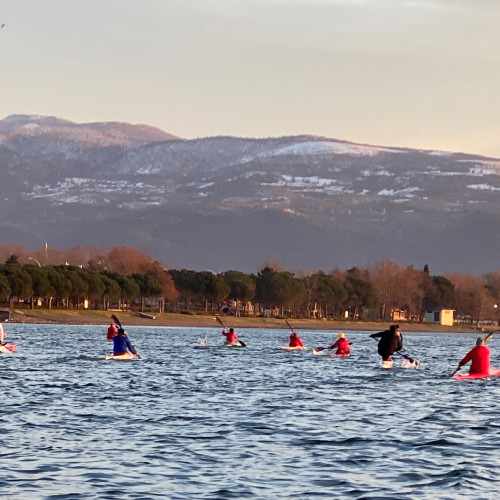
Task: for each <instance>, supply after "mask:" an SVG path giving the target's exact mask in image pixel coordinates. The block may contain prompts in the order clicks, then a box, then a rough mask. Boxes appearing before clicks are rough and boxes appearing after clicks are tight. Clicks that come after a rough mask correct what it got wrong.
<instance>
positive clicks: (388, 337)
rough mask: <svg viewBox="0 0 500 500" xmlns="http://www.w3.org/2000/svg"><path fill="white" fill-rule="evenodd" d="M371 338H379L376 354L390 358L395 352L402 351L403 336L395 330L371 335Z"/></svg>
mask: <svg viewBox="0 0 500 500" xmlns="http://www.w3.org/2000/svg"><path fill="white" fill-rule="evenodd" d="M370 337H372V338H374V339H375V338H380V340H379V343H378V353H379V354H380V355H381V356H391V355H392V354H394V353H395V352H396V351H400V350H401V349H403V335H402V334H401V332H398V331H396V330H394V331H392V330H384V331H383V332H379V333H372V334H371V335H370Z"/></svg>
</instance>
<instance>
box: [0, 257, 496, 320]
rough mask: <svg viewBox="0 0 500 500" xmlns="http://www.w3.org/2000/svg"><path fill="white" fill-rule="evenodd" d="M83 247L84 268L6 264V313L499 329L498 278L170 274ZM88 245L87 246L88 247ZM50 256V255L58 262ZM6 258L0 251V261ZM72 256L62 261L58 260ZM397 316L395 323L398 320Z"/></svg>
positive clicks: (371, 270)
mask: <svg viewBox="0 0 500 500" xmlns="http://www.w3.org/2000/svg"><path fill="white" fill-rule="evenodd" d="M81 248H82V247H78V249H79V252H74V254H75V253H78V254H79V257H78V258H79V259H80V260H83V257H82V255H83V254H84V253H86V254H87V256H88V257H89V258H88V260H87V261H86V262H85V264H78V265H76V264H74V263H70V262H68V261H64V264H61V263H57V264H49V263H46V262H45V261H46V260H48V255H49V254H48V252H47V249H46V250H45V253H43V252H42V253H41V254H35V255H36V257H30V256H27V254H26V253H25V254H24V255H20V254H11V255H10V256H9V257H7V258H6V260H5V263H4V264H2V265H0V297H4V302H7V303H8V304H9V306H10V307H13V305H14V302H15V301H16V300H17V301H19V300H21V299H23V300H24V301H25V302H27V303H29V304H30V307H37V304H39V303H41V304H42V306H45V307H47V308H52V307H65V308H79V307H83V306H84V305H85V306H88V307H92V308H102V309H108V308H109V307H110V305H113V307H118V308H120V309H124V310H126V309H128V308H137V309H138V310H140V311H144V310H146V309H147V308H149V309H150V310H155V311H158V312H164V311H166V312H169V311H170V312H186V313H190V312H193V311H199V310H201V311H205V312H208V311H213V310H214V309H218V308H219V307H220V306H221V304H222V303H227V304H228V307H227V309H225V310H226V311H227V312H228V313H230V314H235V315H249V314H251V315H261V314H263V315H266V314H269V315H277V316H280V317H281V316H282V317H296V318H299V317H300V318H312V317H315V318H331V319H359V320H372V321H377V320H381V321H389V320H392V319H394V318H395V317H396V318H397V317H401V318H406V319H408V320H414V321H422V320H423V317H424V313H425V311H432V310H439V309H454V310H455V317H456V319H459V320H461V321H463V322H471V323H472V322H477V323H482V322H487V321H491V322H498V308H497V305H500V272H498V271H494V272H490V273H486V274H484V275H481V276H476V275H473V274H463V273H458V272H455V273H450V274H446V275H444V276H439V275H437V276H433V275H431V274H430V271H429V268H428V266H425V267H424V268H423V269H421V270H418V269H414V268H413V266H402V265H400V264H398V263H397V262H395V261H393V260H391V259H386V260H383V261H380V262H377V263H375V264H373V265H370V266H367V267H364V268H361V267H353V268H351V269H348V270H341V269H333V270H331V271H329V272H323V271H311V270H305V269H303V270H300V271H298V272H297V273H292V272H289V271H286V270H284V269H283V266H282V265H281V264H280V263H279V261H268V262H265V263H263V265H262V267H261V269H260V271H258V272H257V273H250V274H248V273H244V272H242V271H236V270H229V271H225V272H222V273H213V272H211V271H194V270H187V269H167V268H165V267H164V266H163V265H162V264H161V263H159V262H158V261H152V260H151V258H150V257H149V256H148V255H147V254H144V253H141V252H140V251H139V250H137V249H135V248H131V247H113V248H109V249H106V250H103V249H100V250H96V249H94V251H93V252H91V251H90V250H89V248H87V251H86V252H82V251H81ZM91 248H92V247H90V249H91ZM53 254H54V252H53V251H51V252H50V256H52V257H53ZM0 255H1V253H0ZM61 257H62V258H69V254H66V256H64V255H63V256H61V255H58V258H59V259H61ZM396 315H397V316H396Z"/></svg>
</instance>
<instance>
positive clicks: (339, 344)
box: [328, 332, 351, 356]
mask: <svg viewBox="0 0 500 500" xmlns="http://www.w3.org/2000/svg"><path fill="white" fill-rule="evenodd" d="M335 348H336V349H337V352H336V353H335V354H342V355H344V356H346V355H348V354H351V350H350V349H349V341H348V340H347V339H346V338H345V334H344V332H340V333H339V338H338V339H337V341H336V342H334V343H333V344H332V345H331V346H330V347H329V348H328V349H335Z"/></svg>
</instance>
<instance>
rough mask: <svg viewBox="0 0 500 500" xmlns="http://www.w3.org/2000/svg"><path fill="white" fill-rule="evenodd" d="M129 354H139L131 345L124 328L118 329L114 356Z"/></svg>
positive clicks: (114, 342) (114, 338)
mask: <svg viewBox="0 0 500 500" xmlns="http://www.w3.org/2000/svg"><path fill="white" fill-rule="evenodd" d="M128 352H131V353H132V354H139V353H138V352H137V351H136V350H135V348H134V346H133V345H132V344H131V343H130V340H129V339H128V337H127V334H126V333H125V330H124V329H123V328H118V333H117V334H116V336H115V337H113V356H121V355H122V354H127V353H128Z"/></svg>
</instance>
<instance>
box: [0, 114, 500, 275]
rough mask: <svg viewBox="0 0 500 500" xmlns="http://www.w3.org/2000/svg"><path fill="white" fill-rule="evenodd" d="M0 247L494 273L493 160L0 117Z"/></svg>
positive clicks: (319, 141)
mask: <svg viewBox="0 0 500 500" xmlns="http://www.w3.org/2000/svg"><path fill="white" fill-rule="evenodd" d="M0 175H1V183H0V214H1V217H0V241H2V242H9V243H23V244H25V245H27V246H29V247H31V248H41V247H43V246H44V245H45V242H49V244H50V245H51V246H54V247H58V248H67V247H70V246H74V245H77V244H85V243H88V244H93V245H133V246H137V247H139V248H141V249H143V250H144V251H146V252H148V253H150V254H151V255H152V256H153V258H155V259H158V260H160V261H162V262H163V263H164V264H165V265H166V266H169V267H170V266H171V267H186V268H189V269H206V270H213V271H225V270H229V269H238V270H242V271H245V272H256V271H257V270H258V268H259V265H260V263H261V262H262V261H263V260H264V259H267V258H272V259H278V260H281V261H282V262H283V264H284V265H285V267H286V268H287V269H288V270H291V271H296V270H298V269H300V268H309V269H311V270H316V269H322V270H324V271H328V270H330V269H332V268H334V267H341V268H350V267H353V266H356V265H357V266H364V265H366V264H368V263H373V262H376V261H378V260H381V259H385V258H393V259H395V260H396V261H398V262H399V263H401V264H407V265H414V266H415V267H417V268H422V267H423V266H424V265H425V264H428V265H429V267H430V270H431V272H432V274H438V273H444V272H447V271H455V270H456V271H462V272H468V271H471V272H475V273H482V272H486V271H489V270H496V269H499V268H500V264H499V260H498V257H499V250H500V160H499V159H495V158H486V157H481V156H478V155H471V154H464V153H453V152H442V151H422V150H414V149H407V148H398V147H382V146H370V145H364V144H355V143H351V142H347V141H340V140H335V139H329V138H324V137H314V136H294V137H279V138H270V139H245V138H237V137H209V138H203V139H196V140H185V139H181V138H177V137H175V136H173V135H171V134H168V133H166V132H163V131H161V130H159V129H156V128H153V127H148V126H145V125H130V124H124V123H115V122H111V123H87V124H76V123H72V122H69V121H66V120H61V119H59V118H55V117H44V116H31V115H15V116H9V117H7V118H5V119H3V120H0Z"/></svg>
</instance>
